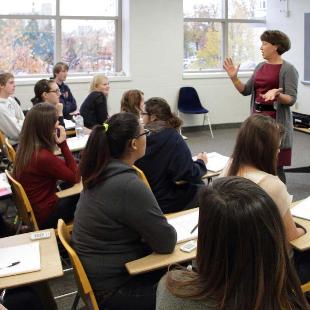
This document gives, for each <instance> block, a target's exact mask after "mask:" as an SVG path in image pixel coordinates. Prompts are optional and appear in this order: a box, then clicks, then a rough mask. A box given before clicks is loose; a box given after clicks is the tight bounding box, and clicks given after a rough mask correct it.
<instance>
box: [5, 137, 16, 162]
mask: <svg viewBox="0 0 310 310" xmlns="http://www.w3.org/2000/svg"><path fill="white" fill-rule="evenodd" d="M4 145H5V148H6V153H7V154H6V156H7V157H8V159H9V161H10V162H11V163H12V164H13V165H14V162H15V157H16V152H15V150H14V148H13V146H12V144H11V143H10V141H9V139H8V138H7V137H6V138H5V140H4Z"/></svg>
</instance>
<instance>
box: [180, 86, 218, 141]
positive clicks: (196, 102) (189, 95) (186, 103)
mask: <svg viewBox="0 0 310 310" xmlns="http://www.w3.org/2000/svg"><path fill="white" fill-rule="evenodd" d="M179 112H181V113H184V114H203V123H202V126H204V124H205V119H206V118H207V120H208V124H209V128H210V133H211V136H212V139H213V138H214V136H213V131H212V126H211V123H210V118H209V115H208V113H209V110H207V109H206V108H204V107H203V106H202V104H201V102H200V99H199V96H198V94H197V91H196V89H195V88H194V87H181V88H180V91H179V100H178V114H179Z"/></svg>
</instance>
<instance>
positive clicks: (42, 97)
mask: <svg viewBox="0 0 310 310" xmlns="http://www.w3.org/2000/svg"><path fill="white" fill-rule="evenodd" d="M34 94H35V96H34V97H33V98H32V99H31V102H32V104H33V105H36V104H38V103H50V104H53V105H54V106H55V107H56V110H57V114H58V121H59V123H60V125H61V126H63V127H65V123H64V117H63V104H62V103H60V102H59V96H60V90H59V88H58V85H57V84H56V82H55V81H54V80H47V79H42V80H40V81H38V82H37V83H36V84H35V85H34Z"/></svg>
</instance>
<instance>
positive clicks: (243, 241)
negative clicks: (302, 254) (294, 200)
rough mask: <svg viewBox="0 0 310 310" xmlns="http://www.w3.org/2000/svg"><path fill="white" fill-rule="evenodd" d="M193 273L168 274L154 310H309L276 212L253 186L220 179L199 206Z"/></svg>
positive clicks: (186, 271) (208, 189) (206, 192)
mask: <svg viewBox="0 0 310 310" xmlns="http://www.w3.org/2000/svg"><path fill="white" fill-rule="evenodd" d="M199 206H200V207H199V222H198V241H197V256H196V261H197V269H194V270H191V271H189V270H182V269H181V270H180V269H179V270H172V271H169V272H168V273H167V275H166V276H165V277H163V278H162V280H161V281H160V283H159V285H158V289H157V299H156V309H157V310H168V309H178V310H182V309H184V310H185V309H196V310H198V309H206V310H208V309H209V310H211V309H212V310H215V309H227V310H228V309H229V310H240V309H244V310H250V309H261V310H262V309H266V310H267V309H268V310H271V309H273V310H278V309H295V310H296V309H300V310H302V309H309V307H308V305H307V302H306V300H305V297H304V296H303V294H302V292H301V289H300V283H299V281H298V278H297V275H296V272H295V270H294V268H293V266H292V264H291V263H290V259H289V257H288V254H287V242H286V236H285V229H284V226H283V223H282V220H281V216H280V213H279V211H278V209H277V206H276V205H275V203H274V202H273V200H272V199H271V198H270V196H269V195H268V194H267V193H266V192H265V191H264V190H262V189H261V188H260V187H259V186H258V185H256V184H255V183H254V182H252V181H250V180H247V179H244V178H241V177H227V178H220V179H217V180H215V181H214V182H213V185H212V186H210V187H208V188H205V189H204V191H203V193H202V195H201V197H200V204H199Z"/></svg>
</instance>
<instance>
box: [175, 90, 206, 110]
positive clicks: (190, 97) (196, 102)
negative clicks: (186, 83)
mask: <svg viewBox="0 0 310 310" xmlns="http://www.w3.org/2000/svg"><path fill="white" fill-rule="evenodd" d="M203 108H204V107H203V106H202V105H201V102H200V99H199V96H198V94H197V91H196V89H195V88H194V87H181V88H180V91H179V100H178V109H179V111H181V112H184V113H186V112H187V111H193V110H195V109H203Z"/></svg>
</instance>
